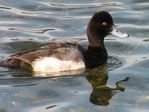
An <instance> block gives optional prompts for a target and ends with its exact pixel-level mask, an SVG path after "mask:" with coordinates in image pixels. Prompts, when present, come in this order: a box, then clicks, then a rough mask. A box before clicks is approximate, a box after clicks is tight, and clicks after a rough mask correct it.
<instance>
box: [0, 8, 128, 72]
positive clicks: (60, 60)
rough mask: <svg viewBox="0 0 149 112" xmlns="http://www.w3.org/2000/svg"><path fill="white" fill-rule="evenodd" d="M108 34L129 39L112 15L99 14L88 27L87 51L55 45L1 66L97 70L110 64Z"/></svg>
mask: <svg viewBox="0 0 149 112" xmlns="http://www.w3.org/2000/svg"><path fill="white" fill-rule="evenodd" d="M108 34H114V35H116V36H120V37H126V36H128V35H127V34H125V33H121V32H119V31H118V30H117V29H116V27H115V25H114V23H113V19H112V17H111V15H110V14H109V13H108V12H106V11H100V12H96V13H95V14H94V15H93V16H92V17H91V19H90V21H89V23H88V26H87V37H88V41H89V45H88V48H87V49H85V48H84V47H82V46H81V45H79V44H78V43H77V42H51V43H49V44H47V45H45V46H42V47H41V48H39V49H35V50H31V51H26V52H23V53H18V54H16V55H12V56H11V57H10V58H9V59H7V60H4V61H1V62H0V66H4V67H9V68H23V69H28V70H32V71H35V72H46V73H52V72H60V71H70V70H77V69H82V68H92V67H97V66H99V65H101V64H104V63H106V61H107V57H108V55H107V51H106V48H105V46H104V38H105V37H106V36H107V35H108Z"/></svg>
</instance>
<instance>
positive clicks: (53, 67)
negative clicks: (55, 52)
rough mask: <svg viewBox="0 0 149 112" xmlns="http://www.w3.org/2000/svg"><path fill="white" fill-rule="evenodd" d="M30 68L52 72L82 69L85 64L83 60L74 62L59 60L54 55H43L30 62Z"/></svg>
mask: <svg viewBox="0 0 149 112" xmlns="http://www.w3.org/2000/svg"><path fill="white" fill-rule="evenodd" d="M32 68H33V71H34V72H43V73H54V72H61V71H70V70H78V69H82V68H85V64H84V62H83V60H80V61H79V62H75V61H71V60H59V59H56V58H54V57H44V58H41V59H36V60H35V61H34V62H33V63H32Z"/></svg>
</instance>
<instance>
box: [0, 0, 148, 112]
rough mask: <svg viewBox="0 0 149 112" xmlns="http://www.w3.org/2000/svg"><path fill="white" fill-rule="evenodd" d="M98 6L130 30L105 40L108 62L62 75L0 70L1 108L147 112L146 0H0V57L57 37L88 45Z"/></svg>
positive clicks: (3, 111) (11, 111) (1, 111)
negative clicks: (90, 24)
mask: <svg viewBox="0 0 149 112" xmlns="http://www.w3.org/2000/svg"><path fill="white" fill-rule="evenodd" d="M99 10H106V11H109V12H110V13H111V14H112V16H113V18H114V22H115V24H116V25H117V27H118V28H119V29H120V30H121V31H123V32H127V33H128V34H130V37H129V38H117V37H114V36H108V37H107V38H106V40H105V43H106V47H107V50H108V54H109V60H108V63H107V64H106V65H103V66H100V67H98V68H95V69H92V70H86V71H85V72H83V73H78V72H77V74H76V76H67V77H32V76H31V73H28V72H26V71H20V70H10V69H7V68H0V112H148V111H149V19H148V17H149V2H148V0H115V1H112V0H73V1H72V0H0V60H2V59H5V58H7V57H8V56H10V55H12V54H15V53H18V52H21V51H25V50H28V49H32V48H36V47H38V46H39V45H40V44H42V43H47V42H50V41H51V40H53V39H57V38H58V39H62V40H64V39H66V40H68V39H70V40H76V41H78V42H80V43H82V44H83V45H84V46H87V39H86V24H87V22H88V20H89V18H90V17H91V16H92V14H93V13H94V12H96V11H99ZM63 74H65V73H63ZM67 74H68V73H67ZM127 77H128V78H129V80H127V81H122V80H124V79H126V78H127ZM119 81H120V82H119Z"/></svg>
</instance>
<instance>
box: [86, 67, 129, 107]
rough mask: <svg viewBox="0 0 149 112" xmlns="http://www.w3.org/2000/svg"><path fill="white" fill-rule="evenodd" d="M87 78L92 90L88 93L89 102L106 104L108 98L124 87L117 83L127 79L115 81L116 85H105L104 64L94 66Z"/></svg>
mask: <svg viewBox="0 0 149 112" xmlns="http://www.w3.org/2000/svg"><path fill="white" fill-rule="evenodd" d="M87 80H88V81H89V83H90V84H91V85H92V88H93V91H92V93H91V95H90V102H92V103H93V104H95V105H102V106H107V105H109V100H110V99H111V98H112V97H113V96H114V95H115V94H116V93H118V92H120V91H121V92H124V90H125V88H124V87H121V86H120V85H119V83H121V82H123V81H127V80H128V77H127V78H125V79H123V80H121V81H118V82H116V83H115V84H116V87H115V88H111V87H108V86H106V83H107V80H108V72H107V70H106V68H105V66H101V67H98V68H95V69H93V70H91V71H90V73H89V74H88V76H87Z"/></svg>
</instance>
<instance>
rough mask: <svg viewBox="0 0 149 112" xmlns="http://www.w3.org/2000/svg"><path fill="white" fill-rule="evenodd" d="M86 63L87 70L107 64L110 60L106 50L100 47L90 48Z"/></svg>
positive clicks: (86, 55) (87, 52) (86, 54)
mask: <svg viewBox="0 0 149 112" xmlns="http://www.w3.org/2000/svg"><path fill="white" fill-rule="evenodd" d="M84 58H85V63H86V67H87V68H93V67H97V66H99V65H102V64H105V63H106V61H107V58H108V55H107V51H106V49H103V48H98V47H90V46H89V47H88V49H87V51H86V53H85V57H84Z"/></svg>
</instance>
